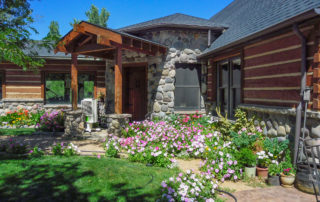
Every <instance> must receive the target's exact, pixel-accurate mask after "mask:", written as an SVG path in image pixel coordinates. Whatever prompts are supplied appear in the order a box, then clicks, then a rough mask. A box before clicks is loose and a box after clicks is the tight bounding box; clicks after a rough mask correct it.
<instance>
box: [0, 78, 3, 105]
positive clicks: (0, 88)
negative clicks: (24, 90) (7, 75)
mask: <svg viewBox="0 0 320 202" xmlns="http://www.w3.org/2000/svg"><path fill="white" fill-rule="evenodd" d="M3 78H4V76H3V74H1V73H0V101H1V100H2V84H3V82H4V81H3Z"/></svg>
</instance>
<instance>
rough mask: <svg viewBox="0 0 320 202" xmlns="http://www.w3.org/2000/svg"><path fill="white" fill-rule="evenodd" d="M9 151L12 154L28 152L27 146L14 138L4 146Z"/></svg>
mask: <svg viewBox="0 0 320 202" xmlns="http://www.w3.org/2000/svg"><path fill="white" fill-rule="evenodd" d="M2 147H3V148H4V149H5V151H6V152H7V153H10V154H25V153H27V146H26V145H24V144H23V143H17V142H16V141H14V140H13V139H10V140H9V143H8V144H7V145H5V146H2Z"/></svg>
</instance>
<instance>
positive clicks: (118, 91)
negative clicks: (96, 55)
mask: <svg viewBox="0 0 320 202" xmlns="http://www.w3.org/2000/svg"><path fill="white" fill-rule="evenodd" d="M114 70H115V72H114V76H115V79H114V96H115V99H114V100H115V113H116V114H122V49H121V48H120V47H118V48H117V49H116V54H115V67H114Z"/></svg>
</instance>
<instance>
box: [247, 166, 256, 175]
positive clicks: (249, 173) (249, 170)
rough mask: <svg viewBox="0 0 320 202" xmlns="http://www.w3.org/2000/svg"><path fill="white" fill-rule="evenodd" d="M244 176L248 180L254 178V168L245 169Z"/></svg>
mask: <svg viewBox="0 0 320 202" xmlns="http://www.w3.org/2000/svg"><path fill="white" fill-rule="evenodd" d="M244 175H245V177H248V178H254V177H255V176H256V167H255V166H254V167H245V168H244Z"/></svg>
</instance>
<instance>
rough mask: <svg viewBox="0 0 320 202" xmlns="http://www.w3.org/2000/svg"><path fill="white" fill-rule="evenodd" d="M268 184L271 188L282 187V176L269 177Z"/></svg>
mask: <svg viewBox="0 0 320 202" xmlns="http://www.w3.org/2000/svg"><path fill="white" fill-rule="evenodd" d="M268 184H269V185H271V186H280V176H279V175H275V176H268Z"/></svg>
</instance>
